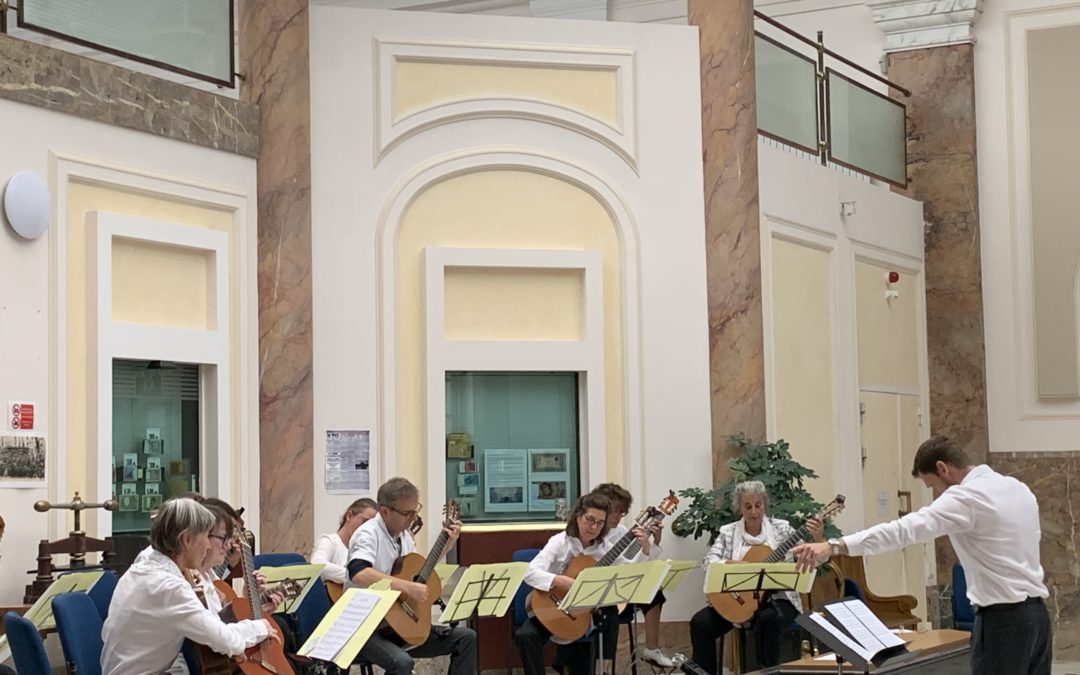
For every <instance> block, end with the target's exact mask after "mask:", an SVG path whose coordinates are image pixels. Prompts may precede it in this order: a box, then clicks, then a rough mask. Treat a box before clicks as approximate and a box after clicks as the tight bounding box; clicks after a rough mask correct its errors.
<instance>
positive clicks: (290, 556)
mask: <svg viewBox="0 0 1080 675" xmlns="http://www.w3.org/2000/svg"><path fill="white" fill-rule="evenodd" d="M252 562H254V563H255V569H259V568H260V567H285V566H286V565H306V564H307V559H306V558H304V556H303V555H301V554H299V553H259V554H258V555H256V556H255V557H254V558H252Z"/></svg>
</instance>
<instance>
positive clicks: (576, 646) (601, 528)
mask: <svg viewBox="0 0 1080 675" xmlns="http://www.w3.org/2000/svg"><path fill="white" fill-rule="evenodd" d="M614 511H615V507H614V506H613V505H612V503H611V500H610V499H609V498H608V497H607V496H605V495H602V494H598V493H596V492H591V493H589V494H587V495H583V496H581V497H579V498H578V500H577V502H576V503H575V504H574V509H573V511H571V513H570V518H569V520H568V521H567V523H566V530H565V531H563V532H560V533H558V534H556V535H555V536H553V537H552V538H551V539H548V542H547V544H545V545H544V548H543V549H541V551H540V553H538V554H537V555H536V557H535V558H533V559H532V562H530V563H529V569H528V570H527V571H526V572H525V583H526V584H528V585H529V586H532V587H533V588H535V589H537V590H540V591H550V590H554V591H556V592H558V593H559V594H560V595H563V596H565V595H566V593H567V592H568V591H569V590H570V587H571V586H573V585H574V580H573V578H571V577H568V576H566V575H565V574H563V572H565V571H566V568H567V567H569V565H570V561H572V560H573V559H574V558H576V557H578V556H579V555H587V556H589V557H591V558H595V559H596V560H599V559H600V558H602V557H604V554H605V553H607V550H608V548H610V545H611V542H610V541H608V540H606V539H605V537H606V535H607V533H608V518H609V517H610V515H611V514H612V513H613V512H614ZM634 529H635V536H636V537H637V539H638V541H639V542H641V547H642V551H643V552H644V554H645V555H648V554H649V549H650V545H649V544H650V542H649V538H648V536H647V535H646V534H645V533H644V532H642V531H641V529H640V528H634ZM619 562H630V561H629V560H627V559H625V558H622V557H621V556H620V559H619ZM549 638H551V631H549V630H548V629H547V628H545V627H544V624H543V623H541V622H540V620H539V619H537V618H536V617H535V616H533V617H529V619H528V620H527V621H526V622H525V623H523V624H522V625H521V627H520V628H518V629H517V631H515V632H514V642H515V643H516V644H517V648H518V652H519V653H520V654H521V663H522V667H523V668H524V669H525V675H544V672H545V669H544V645H545V644H547V641H548V639H549ZM557 652H558V658H557V662H558V664H559V665H560V666H562V668H563V672H564V673H568V675H589V673H591V672H592V670H593V669H592V664H590V663H589V645H588V644H587V643H585V642H574V643H571V644H560V645H559V647H558V650H557Z"/></svg>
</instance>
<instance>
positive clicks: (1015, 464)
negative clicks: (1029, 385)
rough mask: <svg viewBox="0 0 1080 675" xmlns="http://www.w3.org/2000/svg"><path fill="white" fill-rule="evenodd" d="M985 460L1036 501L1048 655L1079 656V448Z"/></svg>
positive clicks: (1069, 658)
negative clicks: (1050, 633)
mask: <svg viewBox="0 0 1080 675" xmlns="http://www.w3.org/2000/svg"><path fill="white" fill-rule="evenodd" d="M989 463H990V465H991V466H992V467H994V469H996V470H997V471H998V472H1000V473H1002V474H1005V475H1007V476H1014V477H1016V478H1017V479H1018V480H1021V481H1023V482H1024V483H1026V484H1027V486H1028V487H1029V488H1031V491H1032V492H1034V493H1035V497H1036V499H1038V500H1039V522H1040V527H1041V528H1042V543H1041V545H1040V547H1039V548H1040V551H1039V553H1040V558H1041V560H1042V566H1043V570H1044V571H1045V573H1046V586H1047V588H1048V589H1049V591H1050V598H1049V600H1048V601H1047V606H1048V608H1049V610H1050V619H1051V621H1052V622H1053V626H1054V658H1055V659H1057V660H1061V661H1080V555H1078V554H1080V550H1078V546H1080V520H1078V518H1080V452H1061V453H1053V452H1038V453H1032V452H1016V453H1011V452H1010V453H994V454H992V455H990V460H989Z"/></svg>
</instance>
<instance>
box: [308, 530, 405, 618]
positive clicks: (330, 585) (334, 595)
mask: <svg viewBox="0 0 1080 675" xmlns="http://www.w3.org/2000/svg"><path fill="white" fill-rule="evenodd" d="M422 527H424V519H423V518H421V517H420V516H419V515H417V516H416V520H414V521H413V524H412V525H410V526H409V534H411V535H412V536H414V537H415V536H416V535H417V534H419V533H420V528H422ZM345 543H346V545H347V544H348V543H349V542H345ZM345 564H346V566H347V565H348V562H346V563H345ZM323 585H324V586H326V594H327V595H329V596H330V604H333V603H335V602H337V601H338V598H340V597H341V594H342V593H344V592H345V586H344V585H342V584H339V583H338V582H336V581H327V582H324V584H323Z"/></svg>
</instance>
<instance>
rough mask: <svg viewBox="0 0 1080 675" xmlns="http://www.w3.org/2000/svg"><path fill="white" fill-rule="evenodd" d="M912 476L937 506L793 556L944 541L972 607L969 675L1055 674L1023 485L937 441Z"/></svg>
mask: <svg viewBox="0 0 1080 675" xmlns="http://www.w3.org/2000/svg"><path fill="white" fill-rule="evenodd" d="M911 475H913V476H915V477H917V478H920V479H922V481H923V483H925V484H926V486H927V487H928V488H930V489H931V490H932V491H933V493H934V501H933V502H932V503H931V504H930V505H929V506H925V507H923V508H921V509H919V510H918V511H916V512H914V513H909V514H907V515H906V516H904V517H902V518H900V519H898V520H894V521H892V522H889V523H882V524H880V525H875V526H874V527H871V528H869V529H866V530H863V531H862V532H856V533H855V534H849V535H847V536H845V537H843V538H841V539H831V540H829V541H828V542H824V543H820V544H803V545H801V546H797V547H795V548H794V549H793V552H794V554H795V555H796V557H797V558H798V560H799V564H800V566H801V567H802V568H803V569H810V568H812V567H814V566H815V565H816V564H817V563H818V562H824V561H825V560H828V559H829V557H830V556H833V555H838V554H841V553H842V554H846V555H873V554H875V553H884V552H886V551H893V550H896V549H900V548H903V547H905V546H910V545H912V544H915V543H918V542H923V541H928V540H931V539H934V538H935V537H940V536H942V535H948V537H949V540H950V541H952V545H953V548H954V549H955V550H956V556H957V558H959V559H960V564H961V565H962V566H963V567H964V574H965V576H966V577H967V584H968V590H967V596H968V600H970V601H971V604H972V605H973V606H974V607H975V626H974V629H973V631H972V635H971V672H972V673H973V675H1050V662H1051V659H1052V652H1053V650H1052V648H1051V647H1052V638H1051V634H1050V616H1049V614H1048V613H1047V611H1046V606H1045V605H1044V604H1043V598H1045V597H1047V596H1048V595H1049V593H1048V592H1047V590H1046V586H1045V585H1044V584H1043V569H1042V565H1041V564H1040V563H1039V540H1040V538H1041V534H1042V533H1041V531H1040V529H1039V505H1038V503H1037V502H1036V500H1035V495H1033V494H1032V493H1031V490H1029V489H1028V487H1027V486H1026V485H1024V484H1023V483H1021V482H1020V481H1018V480H1016V479H1015V478H1012V477H1010V476H1002V475H1001V474H999V473H997V472H996V471H994V470H993V469H991V468H990V467H989V466H986V465H985V464H980V465H978V466H972V465H971V462H970V461H969V460H968V458H967V455H966V454H965V453H964V451H963V450H961V449H959V448H957V447H956V446H954V445H953V444H952V443H951V442H950V441H949V440H948V439H947V438H946V437H944V436H935V437H934V438H931V439H930V440H928V441H926V442H925V443H923V444H922V445H921V446H920V447H919V450H918V452H916V453H915V466H914V468H913V469H912V471H911Z"/></svg>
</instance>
